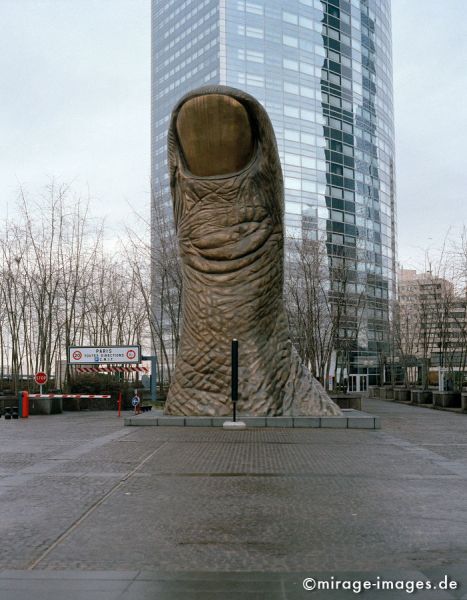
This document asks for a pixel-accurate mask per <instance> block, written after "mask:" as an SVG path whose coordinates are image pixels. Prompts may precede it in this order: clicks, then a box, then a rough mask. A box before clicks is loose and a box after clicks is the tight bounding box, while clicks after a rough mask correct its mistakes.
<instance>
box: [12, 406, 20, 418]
mask: <svg viewBox="0 0 467 600" xmlns="http://www.w3.org/2000/svg"><path fill="white" fill-rule="evenodd" d="M11 416H12V418H13V419H17V418H18V409H17V408H16V406H14V407H13V408H12V409H11Z"/></svg>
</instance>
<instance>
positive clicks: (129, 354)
mask: <svg viewBox="0 0 467 600" xmlns="http://www.w3.org/2000/svg"><path fill="white" fill-rule="evenodd" d="M126 356H127V358H128V359H130V360H133V359H134V358H135V356H136V352H135V351H134V350H128V351H127V353H126Z"/></svg>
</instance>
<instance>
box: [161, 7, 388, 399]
mask: <svg viewBox="0 0 467 600" xmlns="http://www.w3.org/2000/svg"><path fill="white" fill-rule="evenodd" d="M209 84H226V85H229V86H233V87H236V88H241V89H243V90H246V91H247V92H249V93H251V94H252V95H253V96H255V97H256V98H257V99H258V100H259V101H260V102H262V104H263V105H264V106H265V108H266V110H267V111H268V113H269V115H270V117H271V120H272V123H273V126H274V129H275V133H276V137H277V142H278V148H279V153H280V158H281V162H282V167H283V172H284V181H285V225H286V234H287V235H288V236H290V237H295V238H296V237H300V236H302V235H303V232H304V231H306V235H307V237H311V238H314V239H321V240H323V244H325V245H326V250H327V254H328V257H329V268H330V270H331V273H332V272H333V269H334V270H339V269H342V266H343V265H344V266H345V269H346V273H347V285H346V289H347V290H348V293H349V295H350V296H353V297H354V298H355V297H359V298H361V297H364V299H365V310H364V313H363V315H362V318H361V319H359V320H358V323H357V320H356V319H355V318H352V316H351V315H349V318H348V320H347V323H346V324H345V327H342V328H341V329H342V332H341V333H342V336H343V338H345V339H346V340H348V339H353V340H354V341H353V342H352V343H351V344H350V345H349V352H350V355H349V357H348V367H349V373H348V374H349V375H350V374H351V375H352V386H353V388H354V389H356V390H360V389H366V387H367V385H368V384H376V383H377V382H378V371H379V364H380V362H379V357H380V355H381V354H382V353H385V352H387V351H388V343H389V337H388V330H389V323H390V306H391V300H392V299H393V298H394V296H395V261H396V200H395V170H394V123H393V99H392V93H393V92H392V56H391V11H390V0H351V1H346V0H327V1H323V2H322V1H320V0H254V1H253V0H251V1H250V0H183V1H182V0H152V135H151V151H152V183H153V190H154V192H155V194H156V195H157V197H158V198H160V199H159V200H158V202H160V203H161V204H163V205H165V206H167V209H169V206H170V201H169V200H168V196H167V190H168V175H167V159H166V136H167V128H168V121H169V116H170V112H171V110H172V107H173V106H174V104H175V102H176V101H177V100H178V99H179V98H180V97H181V96H182V95H183V94H185V93H186V92H188V91H189V90H192V89H193V88H196V87H198V86H201V85H209ZM157 243H158V240H157V232H155V234H154V239H153V246H156V245H157ZM346 343H347V342H346Z"/></svg>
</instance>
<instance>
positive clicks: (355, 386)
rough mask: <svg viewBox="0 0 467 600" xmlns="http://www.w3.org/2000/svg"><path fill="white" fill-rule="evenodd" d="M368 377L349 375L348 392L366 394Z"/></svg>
mask: <svg viewBox="0 0 467 600" xmlns="http://www.w3.org/2000/svg"><path fill="white" fill-rule="evenodd" d="M367 389H368V375H349V392H366V391H367Z"/></svg>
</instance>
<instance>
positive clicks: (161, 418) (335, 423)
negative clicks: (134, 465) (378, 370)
mask: <svg viewBox="0 0 467 600" xmlns="http://www.w3.org/2000/svg"><path fill="white" fill-rule="evenodd" d="M342 413H343V416H340V417H248V416H243V415H242V416H241V417H239V418H241V420H242V421H243V422H244V423H245V425H246V426H247V428H253V429H254V428H260V427H266V428H273V427H274V428H275V427H286V428H292V427H293V428H295V427H296V428H301V429H303V428H307V429H381V421H380V417H375V416H373V415H370V414H368V413H365V412H362V411H359V410H355V409H343V410H342ZM228 419H229V417H228V416H226V417H172V416H165V415H163V414H162V412H158V413H156V414H154V413H153V414H151V413H143V414H141V415H133V416H131V417H125V420H124V424H125V426H127V427H223V425H224V422H225V421H226V420H228Z"/></svg>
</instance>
